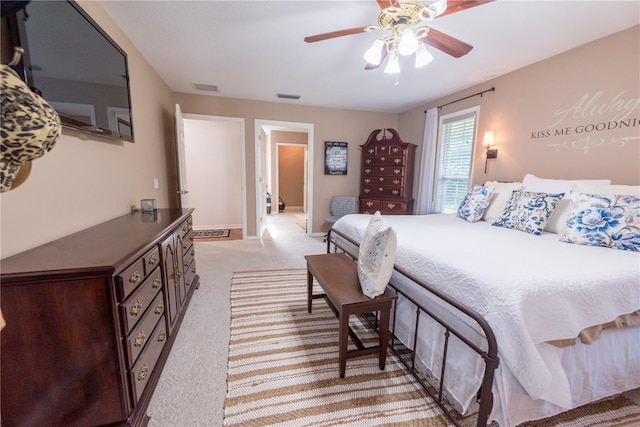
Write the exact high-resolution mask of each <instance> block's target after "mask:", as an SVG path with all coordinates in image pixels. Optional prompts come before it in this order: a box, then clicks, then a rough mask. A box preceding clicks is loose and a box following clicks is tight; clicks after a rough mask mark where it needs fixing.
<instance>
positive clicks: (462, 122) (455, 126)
mask: <svg viewBox="0 0 640 427" xmlns="http://www.w3.org/2000/svg"><path fill="white" fill-rule="evenodd" d="M477 116H478V109H477V107H476V108H473V109H470V110H464V111H461V112H458V113H454V114H449V115H447V116H443V117H442V118H441V119H440V140H439V141H438V164H437V174H436V195H435V211H436V212H439V213H454V212H456V210H458V206H460V203H461V202H462V199H463V198H464V196H465V195H466V194H467V191H468V189H469V177H470V175H471V159H472V158H473V145H474V144H473V142H474V140H475V135H476V119H477Z"/></svg>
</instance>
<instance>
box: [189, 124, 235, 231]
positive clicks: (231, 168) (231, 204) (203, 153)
mask: <svg viewBox="0 0 640 427" xmlns="http://www.w3.org/2000/svg"><path fill="white" fill-rule="evenodd" d="M184 142H185V163H186V175H187V188H188V189H189V193H188V194H187V197H188V201H189V203H188V205H189V206H188V207H190V208H195V211H194V213H193V228H194V229H195V230H203V229H216V228H242V145H241V144H242V143H243V141H242V123H241V122H240V121H229V120H218V121H216V120H205V119H185V120H184Z"/></svg>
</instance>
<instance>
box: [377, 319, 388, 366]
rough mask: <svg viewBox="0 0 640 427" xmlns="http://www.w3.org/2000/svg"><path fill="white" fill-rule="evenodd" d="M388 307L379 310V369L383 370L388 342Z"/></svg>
mask: <svg viewBox="0 0 640 427" xmlns="http://www.w3.org/2000/svg"><path fill="white" fill-rule="evenodd" d="M390 311H391V309H390V308H385V309H382V310H380V357H379V359H378V360H379V363H380V370H384V366H385V364H386V362H387V343H388V342H389V317H390Z"/></svg>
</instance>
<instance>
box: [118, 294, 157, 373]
mask: <svg viewBox="0 0 640 427" xmlns="http://www.w3.org/2000/svg"><path fill="white" fill-rule="evenodd" d="M163 314H164V300H163V295H162V292H160V293H158V295H156V297H155V299H154V300H153V302H152V303H151V304H150V305H149V309H148V310H147V311H146V312H145V313H144V316H143V318H142V320H140V322H139V323H138V324H137V325H136V327H135V328H133V330H132V331H131V333H130V334H129V336H128V337H127V340H126V347H127V356H128V358H129V366H132V365H133V364H134V363H135V360H136V358H137V357H138V355H139V354H140V352H141V351H142V350H143V349H144V348H145V345H146V344H147V342H148V339H149V337H150V335H151V332H152V331H153V330H154V328H155V327H156V324H157V323H158V320H159V319H160V318H161V317H162V315H163Z"/></svg>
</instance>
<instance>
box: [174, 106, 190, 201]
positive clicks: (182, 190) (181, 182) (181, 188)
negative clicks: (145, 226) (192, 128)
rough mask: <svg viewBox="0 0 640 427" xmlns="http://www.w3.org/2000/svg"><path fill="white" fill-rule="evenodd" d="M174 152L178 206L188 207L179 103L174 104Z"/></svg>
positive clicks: (182, 126) (182, 123)
mask: <svg viewBox="0 0 640 427" xmlns="http://www.w3.org/2000/svg"><path fill="white" fill-rule="evenodd" d="M176 152H177V153H178V194H179V195H180V207H181V208H183V209H186V208H188V207H189V198H188V197H187V195H188V194H189V190H188V189H187V167H186V163H185V156H186V154H185V147H184V121H183V118H182V110H181V109H180V104H176Z"/></svg>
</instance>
